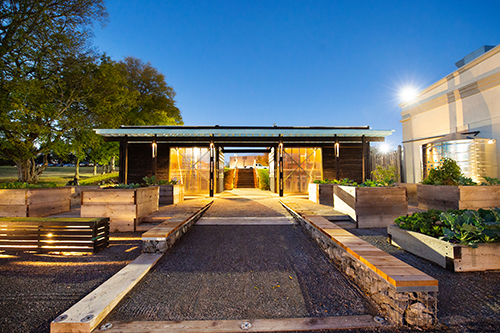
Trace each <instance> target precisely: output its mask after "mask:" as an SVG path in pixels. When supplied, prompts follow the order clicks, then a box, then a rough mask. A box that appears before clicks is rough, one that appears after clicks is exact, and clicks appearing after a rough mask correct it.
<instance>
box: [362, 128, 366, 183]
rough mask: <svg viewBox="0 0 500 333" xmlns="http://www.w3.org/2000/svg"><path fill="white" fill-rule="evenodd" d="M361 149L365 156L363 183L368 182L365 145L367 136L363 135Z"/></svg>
mask: <svg viewBox="0 0 500 333" xmlns="http://www.w3.org/2000/svg"><path fill="white" fill-rule="evenodd" d="M361 147H362V151H363V152H362V154H363V163H362V164H363V178H362V179H363V182H364V181H365V180H366V166H367V163H366V143H365V136H364V135H363V136H362V137H361Z"/></svg>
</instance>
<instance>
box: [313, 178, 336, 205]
mask: <svg viewBox="0 0 500 333" xmlns="http://www.w3.org/2000/svg"><path fill="white" fill-rule="evenodd" d="M334 186H335V184H314V183H309V187H308V190H309V200H311V201H312V202H315V203H317V204H320V205H327V206H333V189H334Z"/></svg>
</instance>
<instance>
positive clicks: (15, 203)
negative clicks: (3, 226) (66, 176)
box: [0, 187, 71, 217]
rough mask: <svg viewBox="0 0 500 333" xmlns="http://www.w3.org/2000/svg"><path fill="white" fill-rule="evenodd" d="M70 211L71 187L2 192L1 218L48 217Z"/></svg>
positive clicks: (0, 191) (0, 197)
mask: <svg viewBox="0 0 500 333" xmlns="http://www.w3.org/2000/svg"><path fill="white" fill-rule="evenodd" d="M70 209H71V188H69V187H54V188H37V189H2V190H0V217H37V216H47V215H52V214H59V213H64V212H68V211H69V210H70Z"/></svg>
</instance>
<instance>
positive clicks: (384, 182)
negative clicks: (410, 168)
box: [365, 165, 396, 186]
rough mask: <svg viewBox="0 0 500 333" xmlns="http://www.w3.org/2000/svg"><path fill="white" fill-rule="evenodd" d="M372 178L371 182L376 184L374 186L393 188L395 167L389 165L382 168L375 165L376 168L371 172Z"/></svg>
mask: <svg viewBox="0 0 500 333" xmlns="http://www.w3.org/2000/svg"><path fill="white" fill-rule="evenodd" d="M372 177H373V182H374V183H375V184H376V185H374V186H395V185H396V167H395V166H394V165H391V166H388V167H386V168H384V167H382V166H380V165H377V168H376V169H375V170H374V171H372ZM365 183H366V181H365ZM379 184H380V185H379Z"/></svg>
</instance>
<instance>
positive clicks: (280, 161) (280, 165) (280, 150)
mask: <svg viewBox="0 0 500 333" xmlns="http://www.w3.org/2000/svg"><path fill="white" fill-rule="evenodd" d="M278 156H279V157H278V169H279V195H280V197H282V196H283V185H284V179H283V141H282V140H280V144H279V146H278Z"/></svg>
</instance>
